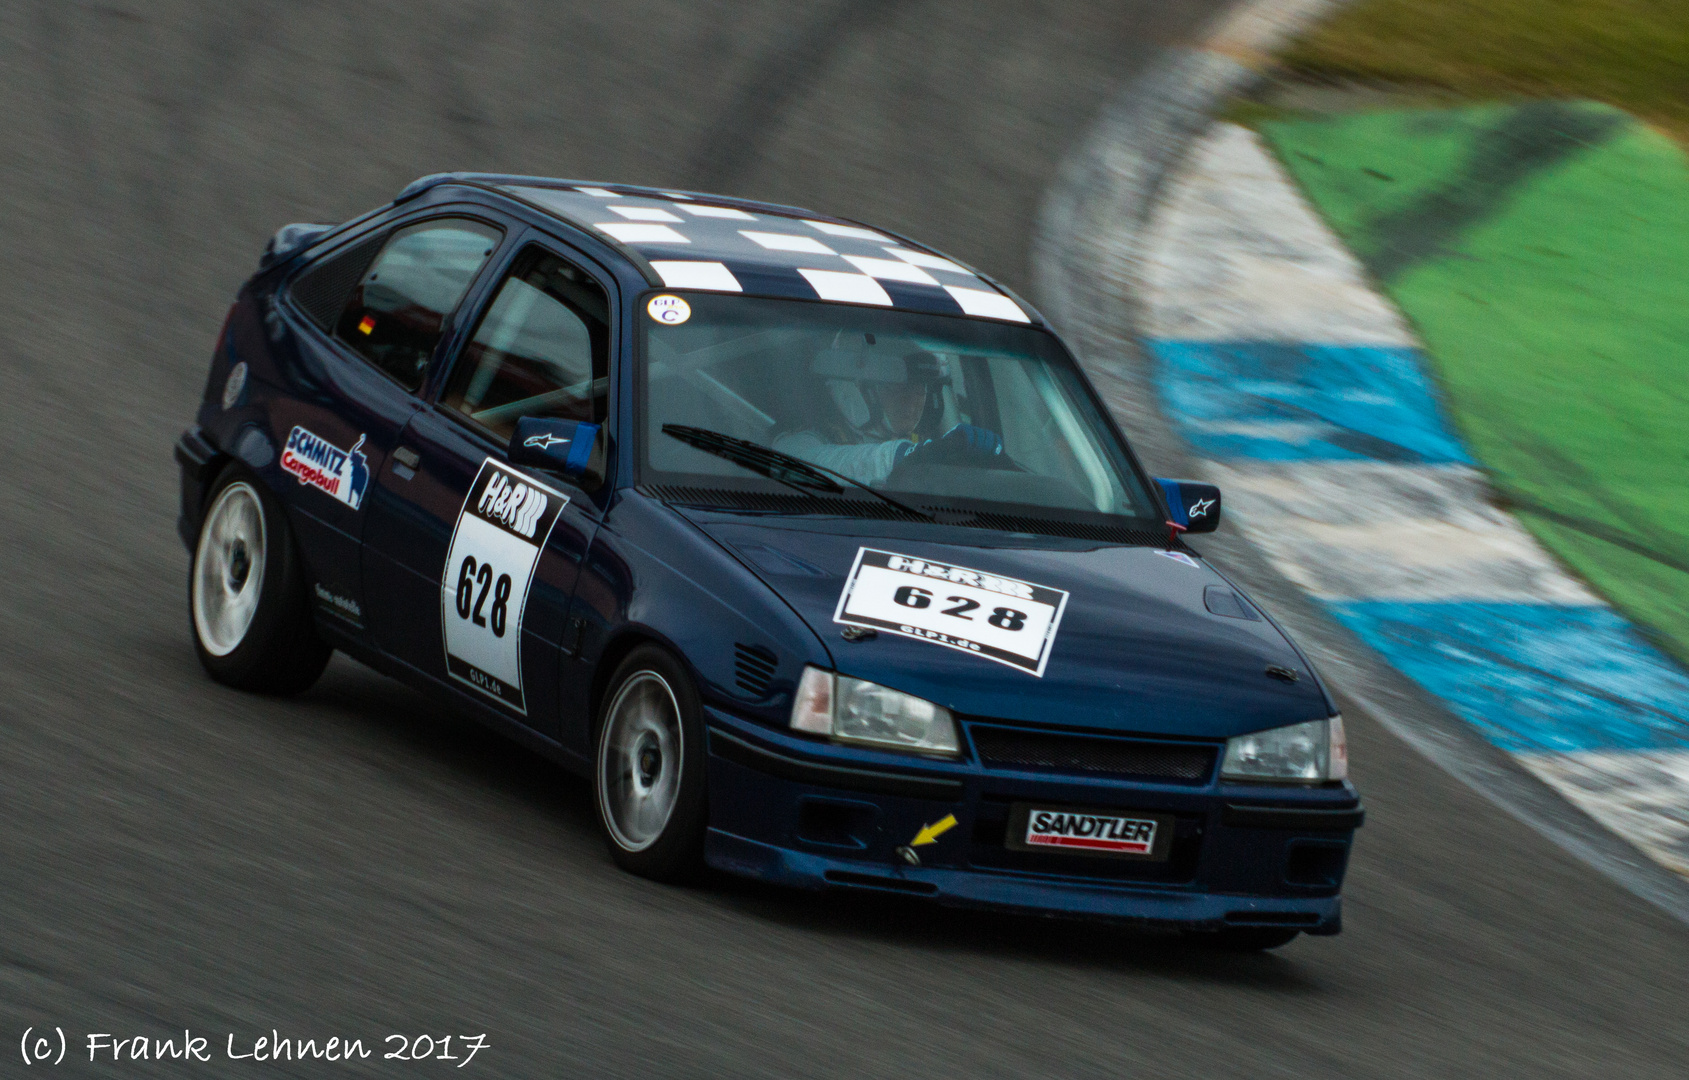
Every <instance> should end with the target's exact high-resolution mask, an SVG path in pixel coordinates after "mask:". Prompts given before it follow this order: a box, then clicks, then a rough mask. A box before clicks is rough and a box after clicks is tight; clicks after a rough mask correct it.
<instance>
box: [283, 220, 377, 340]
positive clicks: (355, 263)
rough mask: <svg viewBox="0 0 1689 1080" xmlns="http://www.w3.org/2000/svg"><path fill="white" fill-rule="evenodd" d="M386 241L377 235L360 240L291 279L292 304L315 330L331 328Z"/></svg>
mask: <svg viewBox="0 0 1689 1080" xmlns="http://www.w3.org/2000/svg"><path fill="white" fill-rule="evenodd" d="M386 239H387V237H386V236H385V235H382V234H379V233H378V234H377V235H375V236H371V237H367V238H365V239H363V240H360V241H358V242H357V243H356V244H353V245H352V246H351V247H348V248H344V249H342V250H340V251H337V252H335V253H334V254H333V255H330V256H328V257H327V258H324V259H319V260H318V261H317V262H316V263H315V264H314V265H312V266H310V267H309V268H307V269H306V270H305V272H304V273H303V274H300V275H299V276H298V277H296V278H294V279H293V285H292V286H291V287H290V291H291V292H292V294H293V302H294V303H295V304H297V305H299V310H300V311H303V312H304V313H305V315H306V317H307V318H309V319H310V320H311V321H312V322H314V323H316V324H317V328H318V329H320V330H333V329H334V324H335V321H336V320H338V319H339V318H340V313H341V311H343V310H344V309H345V307H346V298H347V297H349V296H351V295H352V288H353V286H355V285H357V284H358V282H359V280H361V279H362V278H363V276H364V271H365V270H368V269H369V264H370V260H371V259H373V258H375V253H376V252H377V251H380V250H381V245H382V242H383V241H385V240H386Z"/></svg>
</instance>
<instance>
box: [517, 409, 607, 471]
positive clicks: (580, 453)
mask: <svg viewBox="0 0 1689 1080" xmlns="http://www.w3.org/2000/svg"><path fill="white" fill-rule="evenodd" d="M601 426H602V425H599V424H588V423H585V422H583V421H580V420H549V419H545V418H543V417H538V416H524V417H523V418H522V419H520V420H518V421H516V432H515V434H513V435H512V436H511V437H510V460H511V461H512V462H516V463H521V462H524V461H526V462H531V463H533V464H535V465H543V466H545V467H547V468H552V469H556V470H557V471H559V472H561V473H563V474H564V475H565V476H580V475H581V474H583V473H585V472H586V470H587V466H588V465H589V464H590V463H591V461H592V450H593V446H594V444H596V443H597V441H598V432H599V429H600V427H601Z"/></svg>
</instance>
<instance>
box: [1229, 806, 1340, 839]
mask: <svg viewBox="0 0 1689 1080" xmlns="http://www.w3.org/2000/svg"><path fill="white" fill-rule="evenodd" d="M1365 821H1366V808H1365V807H1363V806H1356V807H1353V808H1350V809H1346V810H1312V809H1301V808H1298V807H1289V806H1252V805H1250V804H1248V803H1226V804H1225V807H1224V808H1223V809H1222V810H1221V811H1220V824H1222V825H1230V826H1232V827H1234V828H1239V829H1296V830H1299V831H1303V832H1341V831H1344V830H1348V829H1358V828H1360V827H1361V825H1362V824H1363V823H1364V822H1365Z"/></svg>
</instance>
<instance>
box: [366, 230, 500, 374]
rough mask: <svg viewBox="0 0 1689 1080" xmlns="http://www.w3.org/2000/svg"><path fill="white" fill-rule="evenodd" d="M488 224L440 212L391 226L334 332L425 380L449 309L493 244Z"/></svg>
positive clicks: (372, 357)
mask: <svg viewBox="0 0 1689 1080" xmlns="http://www.w3.org/2000/svg"><path fill="white" fill-rule="evenodd" d="M499 237H500V233H499V231H498V230H497V229H494V228H492V227H491V226H489V225H482V224H480V223H479V222H475V221H465V220H462V219H459V218H441V219H437V220H434V221H425V222H423V223H422V224H420V225H412V226H409V227H408V228H404V229H400V230H398V231H397V232H395V233H393V234H392V236H390V237H389V238H388V240H387V242H386V244H384V245H383V246H382V248H381V254H379V255H377V256H376V257H375V262H374V263H372V264H371V265H370V267H369V272H368V273H366V274H364V275H363V277H362V279H361V280H360V281H359V282H358V284H357V287H356V288H354V289H353V290H352V295H351V297H350V298H349V299H348V301H347V303H346V307H345V308H344V310H342V311H341V312H340V318H339V319H338V320H337V321H336V323H335V326H334V336H335V337H337V338H339V339H340V340H341V341H344V342H345V343H346V344H348V345H350V346H351V347H352V348H353V349H355V350H357V352H358V353H359V354H360V355H361V356H363V358H364V359H366V360H368V361H369V362H370V363H372V364H374V365H375V366H376V367H378V368H380V369H381V370H382V371H385V372H386V373H387V374H389V375H391V376H393V378H395V379H397V380H398V381H399V383H400V384H401V385H402V386H404V387H405V388H406V389H407V390H415V389H416V388H417V387H419V386H421V385H422V375H423V372H424V371H425V370H426V369H427V367H428V358H429V356H431V355H432V354H433V352H434V346H435V345H436V344H438V343H439V340H440V333H441V331H442V330H443V329H444V327H445V322H446V318H447V316H449V315H450V314H451V313H452V310H453V309H454V308H456V307H457V304H458V301H459V300H461V299H463V294H464V293H465V292H467V291H468V290H469V285H470V283H471V282H472V281H474V280H475V275H476V273H477V272H478V271H479V270H480V269H481V264H482V263H484V262H486V261H487V256H489V255H491V254H492V253H493V249H494V248H496V247H497V246H498V242H499Z"/></svg>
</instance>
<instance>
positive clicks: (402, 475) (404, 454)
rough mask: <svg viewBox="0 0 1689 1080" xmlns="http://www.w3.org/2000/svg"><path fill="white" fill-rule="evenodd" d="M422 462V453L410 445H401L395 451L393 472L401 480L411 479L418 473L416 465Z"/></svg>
mask: <svg viewBox="0 0 1689 1080" xmlns="http://www.w3.org/2000/svg"><path fill="white" fill-rule="evenodd" d="M420 464H422V455H421V454H419V453H417V452H416V451H415V450H412V449H411V448H410V447H408V446H401V447H399V448H398V449H396V450H394V451H393V472H394V474H395V475H396V476H398V478H399V479H401V480H409V479H410V478H411V477H413V476H415V475H416V467H417V466H418V465H420Z"/></svg>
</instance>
